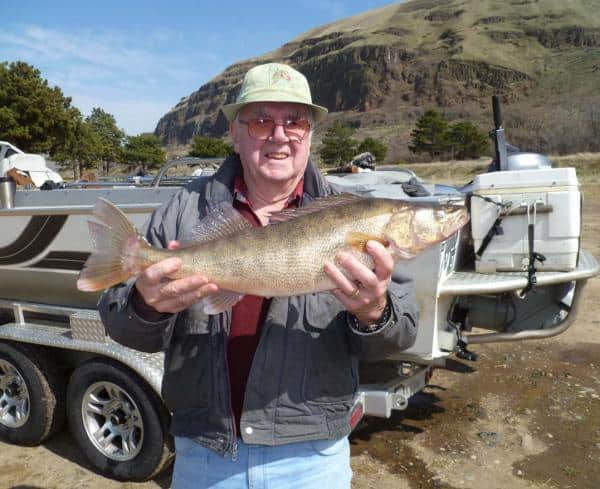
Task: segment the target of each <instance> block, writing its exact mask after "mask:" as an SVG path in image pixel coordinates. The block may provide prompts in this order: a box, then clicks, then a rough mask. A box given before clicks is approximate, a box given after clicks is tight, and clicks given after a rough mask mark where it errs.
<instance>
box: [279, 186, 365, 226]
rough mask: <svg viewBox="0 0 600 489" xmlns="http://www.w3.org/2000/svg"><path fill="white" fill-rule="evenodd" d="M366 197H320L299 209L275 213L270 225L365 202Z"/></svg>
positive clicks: (351, 195)
mask: <svg viewBox="0 0 600 489" xmlns="http://www.w3.org/2000/svg"><path fill="white" fill-rule="evenodd" d="M364 198H365V197H361V196H360V195H356V194H349V193H345V194H339V195H328V196H327V197H319V198H316V199H315V200H313V201H311V202H309V203H308V204H306V205H305V206H302V207H299V208H297V209H284V210H282V211H279V212H274V213H273V214H271V215H270V216H269V222H270V223H277V222H283V221H289V220H290V219H295V218H297V217H300V216H306V215H308V214H312V213H314V212H319V211H321V210H323V209H329V208H330V207H335V206H338V205H344V204H349V203H351V202H356V201H358V200H364Z"/></svg>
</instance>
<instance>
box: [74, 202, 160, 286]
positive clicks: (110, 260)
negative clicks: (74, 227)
mask: <svg viewBox="0 0 600 489" xmlns="http://www.w3.org/2000/svg"><path fill="white" fill-rule="evenodd" d="M94 217H95V218H96V219H97V220H98V221H100V222H95V221H88V227H89V230H90V235H91V237H92V242H93V245H94V251H93V252H92V254H91V256H90V257H89V258H88V259H87V261H86V263H85V265H84V268H83V270H82V271H81V273H80V274H79V279H78V280H77V288H78V289H79V290H82V291H84V292H95V291H99V290H104V289H106V288H108V287H111V286H113V285H116V284H118V283H121V282H125V281H126V280H127V279H129V278H130V277H133V276H135V275H137V274H138V273H140V271H141V263H142V260H141V256H140V251H141V250H142V249H144V248H150V245H149V244H148V242H147V241H146V240H145V239H144V238H143V237H142V236H140V235H139V234H138V232H137V230H136V228H135V227H134V226H133V224H132V223H131V222H130V221H129V219H128V218H127V216H126V215H125V214H124V213H123V212H122V211H121V210H119V209H118V208H117V207H116V206H115V205H114V204H112V203H111V202H109V201H108V200H105V199H102V198H99V199H98V202H97V203H96V207H95V208H94Z"/></svg>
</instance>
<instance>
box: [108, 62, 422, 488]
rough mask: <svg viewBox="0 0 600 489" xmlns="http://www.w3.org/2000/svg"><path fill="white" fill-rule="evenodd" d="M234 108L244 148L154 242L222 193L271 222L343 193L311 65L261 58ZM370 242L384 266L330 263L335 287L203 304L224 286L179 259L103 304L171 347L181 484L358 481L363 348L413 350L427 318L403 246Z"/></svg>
mask: <svg viewBox="0 0 600 489" xmlns="http://www.w3.org/2000/svg"><path fill="white" fill-rule="evenodd" d="M223 110H224V112H225V114H226V116H227V117H228V119H229V121H230V132H231V136H232V138H233V142H234V148H235V151H236V154H235V155H234V156H232V157H229V158H227V159H226V160H225V162H224V163H223V164H222V166H221V167H220V168H219V170H218V171H217V172H216V174H215V175H214V176H213V177H211V178H210V179H206V180H197V181H195V182H194V183H192V184H190V185H189V186H188V187H186V188H184V189H182V190H181V191H180V192H179V193H178V194H177V195H176V196H175V197H174V198H173V199H172V200H171V201H170V202H169V203H168V204H166V205H165V206H163V207H162V208H161V209H159V210H158V211H156V212H155V213H154V214H153V216H152V217H151V219H150V222H149V223H148V224H147V227H146V232H145V234H146V237H147V238H148V240H149V241H150V242H151V243H152V244H154V245H157V246H163V247H167V246H169V247H171V248H176V247H178V246H179V242H180V241H184V240H185V239H186V237H189V236H190V234H191V231H192V229H193V228H194V226H195V225H196V224H197V223H198V221H199V220H200V219H202V218H203V217H204V216H205V215H206V214H207V213H208V212H210V209H212V208H214V207H216V206H218V205H219V204H222V203H229V204H231V205H233V207H234V208H236V209H237V210H238V212H240V213H241V214H242V215H243V216H244V217H245V218H246V219H247V220H248V221H250V222H251V223H252V224H253V225H254V226H265V225H268V220H269V215H270V214H271V213H273V212H276V211H280V210H282V209H284V208H289V207H292V208H294V207H298V206H302V205H305V204H306V203H307V202H309V201H310V200H312V199H314V198H316V197H322V196H326V195H329V194H331V193H332V190H331V188H330V187H329V185H328V184H327V182H326V181H325V179H324V178H323V177H322V175H321V174H320V173H319V171H318V170H317V169H316V167H315V166H314V165H313V163H312V162H311V161H310V159H309V153H310V144H311V138H312V130H313V125H314V123H316V122H317V121H319V120H320V119H321V118H322V117H323V116H324V115H325V114H326V112H327V110H326V109H325V108H323V107H320V106H318V105H315V104H313V103H312V99H311V94H310V89H309V87H308V83H307V81H306V79H305V77H304V76H303V75H302V74H301V73H299V72H297V71H296V70H294V69H292V68H291V67H289V66H286V65H281V64H276V63H270V64H266V65H260V66H256V67H254V68H252V69H251V70H249V71H248V73H247V74H246V76H245V78H244V82H243V84H242V87H241V90H240V93H239V96H238V98H237V101H236V103H235V104H230V105H226V106H225V107H224V108H223ZM367 251H368V252H369V253H370V254H371V255H372V257H373V260H374V263H375V268H374V270H372V271H371V270H369V269H368V268H366V267H364V266H363V265H362V264H361V263H359V262H358V261H357V260H356V259H354V258H353V257H351V256H350V255H348V254H342V255H341V256H339V257H338V260H337V262H336V263H335V264H334V263H328V264H327V265H326V270H325V271H326V273H327V274H328V275H329V276H330V277H331V279H332V280H333V282H334V283H335V284H336V285H337V288H336V289H335V290H333V291H331V293H318V294H310V295H306V296H298V297H285V298H272V299H265V298H262V297H254V296H246V297H244V298H243V299H242V300H241V301H240V302H238V303H237V304H235V305H234V306H233V307H232V308H231V309H228V310H227V311H225V312H224V313H221V314H219V315H206V314H204V312H203V310H202V307H200V306H199V302H200V301H201V300H202V299H203V298H204V297H207V296H209V295H211V294H215V293H216V292H217V291H218V287H217V285H216V284H214V283H208V282H207V280H206V279H205V278H204V277H202V276H201V275H194V276H190V277H187V278H183V279H178V280H174V279H172V278H171V277H173V276H174V274H175V272H176V271H177V270H178V269H179V267H180V266H181V263H180V261H179V260H178V259H177V258H169V259H167V260H164V261H162V262H160V263H157V264H156V265H153V266H151V267H149V268H148V269H147V270H146V271H145V272H143V273H142V274H141V275H139V276H138V278H137V280H135V281H131V282H129V283H127V284H123V285H120V286H117V287H114V288H112V289H110V290H109V291H107V292H106V293H105V295H104V296H103V297H102V299H101V304H100V311H101V314H102V317H103V320H104V323H105V324H106V325H107V329H108V331H109V334H110V335H111V336H112V337H113V338H114V339H116V340H117V341H120V342H121V343H123V344H125V345H127V346H130V347H132V348H137V349H140V350H143V351H149V352H154V351H159V350H166V360H165V376H164V380H163V397H164V400H165V402H166V405H167V407H168V408H169V410H170V411H171V412H172V423H171V432H172V434H173V435H174V436H175V441H176V455H177V459H176V463H175V469H174V474H173V487H174V488H175V489H188V488H204V487H216V488H246V487H274V488H279V487H282V488H284V487H285V488H294V487H297V488H317V487H318V488H321V487H327V488H328V489H334V488H349V487H350V479H351V476H352V472H351V470H350V456H349V444H348V439H347V435H348V434H349V432H350V431H351V425H350V417H351V410H352V407H353V405H354V401H355V395H356V390H357V387H358V361H357V354H358V352H359V351H360V350H361V349H362V351H363V352H364V351H369V352H371V354H372V355H374V357H375V358H377V356H378V355H379V356H381V355H382V354H383V353H384V352H385V351H386V350H389V349H395V350H397V349H403V348H407V347H408V346H410V345H411V344H412V343H413V341H414V337H415V328H416V306H415V305H414V301H413V300H412V297H411V295H410V286H409V285H408V284H400V283H395V282H393V281H392V280H391V274H392V268H393V261H392V258H391V256H390V254H389V253H388V251H387V250H386V249H385V248H384V247H383V246H381V244H379V243H376V242H369V244H368V245H367ZM273 253H277V250H276V249H274V250H273ZM342 270H344V271H345V274H344V273H342Z"/></svg>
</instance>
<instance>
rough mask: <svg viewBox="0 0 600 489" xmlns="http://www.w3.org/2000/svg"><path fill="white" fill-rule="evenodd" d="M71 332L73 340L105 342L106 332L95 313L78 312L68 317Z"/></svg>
mask: <svg viewBox="0 0 600 489" xmlns="http://www.w3.org/2000/svg"><path fill="white" fill-rule="evenodd" d="M70 323H71V331H72V335H73V339H74V340H84V341H97V342H98V343H104V342H105V341H106V330H105V329H104V324H102V320H101V319H100V314H98V312H96V311H79V312H76V313H74V314H71V316H70Z"/></svg>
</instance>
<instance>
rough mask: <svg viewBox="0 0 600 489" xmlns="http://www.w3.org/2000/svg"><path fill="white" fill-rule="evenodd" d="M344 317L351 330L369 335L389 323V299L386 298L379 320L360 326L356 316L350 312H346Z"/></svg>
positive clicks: (390, 309)
mask: <svg viewBox="0 0 600 489" xmlns="http://www.w3.org/2000/svg"><path fill="white" fill-rule="evenodd" d="M346 317H347V319H348V326H350V329H351V330H352V331H354V332H355V333H356V334H358V335H370V334H373V333H376V332H378V331H380V330H382V329H384V328H385V327H386V326H387V325H388V324H390V323H391V321H392V306H391V305H390V300H389V298H388V301H387V304H386V306H385V309H384V310H383V313H382V314H381V317H380V318H379V321H377V322H375V323H372V324H367V325H366V326H362V325H361V324H360V323H359V322H358V318H357V317H356V316H355V315H354V314H352V313H348V314H347V315H346Z"/></svg>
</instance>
